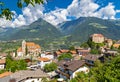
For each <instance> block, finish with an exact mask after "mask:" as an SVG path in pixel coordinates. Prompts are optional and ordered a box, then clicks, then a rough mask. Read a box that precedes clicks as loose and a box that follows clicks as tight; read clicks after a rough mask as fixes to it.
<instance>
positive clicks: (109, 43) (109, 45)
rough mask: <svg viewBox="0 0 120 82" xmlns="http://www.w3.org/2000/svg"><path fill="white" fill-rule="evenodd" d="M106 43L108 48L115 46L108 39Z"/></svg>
mask: <svg viewBox="0 0 120 82" xmlns="http://www.w3.org/2000/svg"><path fill="white" fill-rule="evenodd" d="M105 43H106V46H107V47H108V48H110V47H111V46H112V45H113V41H112V39H106V40H105Z"/></svg>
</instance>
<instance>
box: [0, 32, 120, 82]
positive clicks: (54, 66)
mask: <svg viewBox="0 0 120 82" xmlns="http://www.w3.org/2000/svg"><path fill="white" fill-rule="evenodd" d="M88 46H89V47H88ZM119 48H120V41H116V42H114V41H113V40H112V39H109V38H107V37H105V36H104V35H103V34H92V35H91V36H90V38H89V40H88V42H87V44H86V43H84V44H82V45H81V46H74V47H73V48H71V49H58V50H56V51H50V50H49V51H43V50H42V48H41V46H40V45H38V44H36V43H34V42H27V41H25V40H23V41H22V43H21V46H20V47H19V48H18V49H17V52H14V53H12V54H9V57H8V54H5V53H1V54H0V70H4V72H2V73H1V74H0V82H76V81H71V80H72V79H73V78H75V77H76V76H77V73H81V72H83V73H84V74H87V73H89V72H90V71H91V69H92V68H94V66H95V63H96V62H98V61H99V62H101V63H104V62H106V61H110V58H114V57H116V56H118V55H119V53H120V52H119ZM9 58H12V59H9ZM19 60H24V61H25V63H26V65H24V64H23V63H24V62H22V64H21V65H22V66H20V65H19V67H18V69H16V70H14V69H15V68H16V67H15V68H12V66H13V67H14V65H15V64H10V65H11V66H10V65H8V64H7V63H8V61H11V62H12V61H19ZM16 64H19V62H18V63H16ZM21 67H25V69H19V68H21ZM81 82H84V81H81ZM86 82H89V81H86ZM90 82H92V81H90Z"/></svg>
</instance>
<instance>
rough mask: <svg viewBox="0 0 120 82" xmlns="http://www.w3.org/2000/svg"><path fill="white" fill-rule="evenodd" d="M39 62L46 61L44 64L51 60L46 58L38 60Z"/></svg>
mask: <svg viewBox="0 0 120 82" xmlns="http://www.w3.org/2000/svg"><path fill="white" fill-rule="evenodd" d="M38 61H44V62H47V61H50V59H48V58H45V57H40V58H38Z"/></svg>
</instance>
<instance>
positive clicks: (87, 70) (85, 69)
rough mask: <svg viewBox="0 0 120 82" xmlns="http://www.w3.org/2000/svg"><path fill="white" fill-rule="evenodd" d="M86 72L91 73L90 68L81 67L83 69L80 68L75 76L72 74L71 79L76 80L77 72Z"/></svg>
mask: <svg viewBox="0 0 120 82" xmlns="http://www.w3.org/2000/svg"><path fill="white" fill-rule="evenodd" d="M82 71H83V72H85V73H88V72H89V68H87V67H85V66H84V67H81V68H79V69H78V70H76V71H75V72H74V73H73V74H72V76H70V79H72V78H74V77H75V76H76V73H77V72H82Z"/></svg>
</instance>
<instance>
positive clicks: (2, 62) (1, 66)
mask: <svg viewBox="0 0 120 82" xmlns="http://www.w3.org/2000/svg"><path fill="white" fill-rule="evenodd" d="M5 64H6V60H5V59H0V70H1V69H4V68H5Z"/></svg>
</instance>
